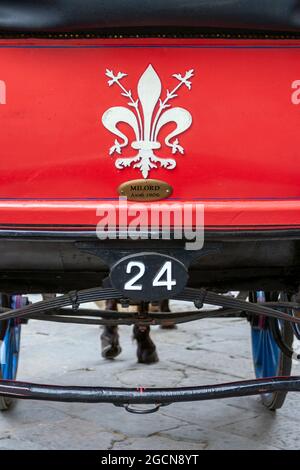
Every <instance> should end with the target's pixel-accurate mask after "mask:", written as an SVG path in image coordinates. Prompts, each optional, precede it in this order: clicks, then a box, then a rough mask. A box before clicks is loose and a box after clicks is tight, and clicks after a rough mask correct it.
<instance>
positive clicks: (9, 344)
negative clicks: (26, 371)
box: [0, 295, 26, 380]
mask: <svg viewBox="0 0 300 470" xmlns="http://www.w3.org/2000/svg"><path fill="white" fill-rule="evenodd" d="M24 304H26V299H22V297H21V296H20V295H13V296H12V298H11V308H19V307H21V306H23V305H24ZM20 337H21V325H20V323H19V321H18V320H17V319H13V320H9V321H8V324H7V328H6V332H5V335H4V338H3V341H2V343H1V350H0V357H1V376H2V379H4V380H14V379H15V378H16V375H17V369H18V359H19V352H20Z"/></svg>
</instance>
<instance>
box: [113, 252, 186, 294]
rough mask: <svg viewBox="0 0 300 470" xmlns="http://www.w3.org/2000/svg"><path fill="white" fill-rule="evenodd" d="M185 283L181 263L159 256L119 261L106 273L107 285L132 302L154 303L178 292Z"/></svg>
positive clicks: (155, 254) (136, 255)
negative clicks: (109, 281)
mask: <svg viewBox="0 0 300 470" xmlns="http://www.w3.org/2000/svg"><path fill="white" fill-rule="evenodd" d="M187 279H188V272H187V269H186V267H185V265H184V264H183V263H181V262H180V261H178V260H177V259H176V258H173V257H172V256H166V255H162V254H159V253H138V254H135V255H130V256H126V257H125V258H122V259H121V260H119V261H118V262H117V263H116V264H115V265H114V266H113V267H112V268H111V272H110V280H111V284H112V286H113V287H114V288H115V289H118V290H119V291H121V292H122V293H124V295H125V297H127V298H129V299H133V300H144V301H146V302H148V301H154V300H163V299H169V298H170V297H173V296H174V295H175V294H177V293H179V292H181V291H182V290H183V288H184V287H185V285H186V283H187Z"/></svg>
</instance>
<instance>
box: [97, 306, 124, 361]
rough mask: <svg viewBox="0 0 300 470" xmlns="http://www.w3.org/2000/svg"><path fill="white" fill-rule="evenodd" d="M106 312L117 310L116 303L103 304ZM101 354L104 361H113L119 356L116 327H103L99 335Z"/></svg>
mask: <svg viewBox="0 0 300 470" xmlns="http://www.w3.org/2000/svg"><path fill="white" fill-rule="evenodd" d="M105 309H106V310H117V302H116V301H115V300H107V301H106V302H105ZM100 338H101V353H102V357H104V359H114V358H115V357H117V356H118V355H119V354H121V351H122V348H121V346H120V344H119V333H118V327H117V326H108V325H105V326H104V327H103V332H102V334H101V337H100Z"/></svg>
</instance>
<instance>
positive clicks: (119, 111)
mask: <svg viewBox="0 0 300 470" xmlns="http://www.w3.org/2000/svg"><path fill="white" fill-rule="evenodd" d="M126 75H127V74H126V73H122V72H118V73H116V74H115V73H114V72H113V71H112V70H108V69H107V70H106V76H107V77H108V78H109V80H108V85H109V86H112V85H115V84H116V85H118V86H119V87H120V89H121V95H122V96H124V97H125V98H127V99H128V100H129V101H128V103H127V104H128V106H129V107H130V108H132V109H129V108H126V107H124V106H115V107H113V108H109V109H108V110H107V111H105V113H104V114H103V116H102V123H103V125H104V126H105V127H106V129H108V130H109V131H110V132H112V133H113V134H115V135H116V136H117V137H118V138H119V140H118V139H115V141H114V145H113V146H112V147H111V148H110V151H109V154H110V155H113V154H114V153H117V154H119V155H121V154H122V149H123V147H126V146H127V145H128V143H129V140H128V138H127V136H126V135H125V134H124V133H123V132H121V131H120V130H119V129H118V127H117V125H118V124H119V123H120V122H125V123H127V124H128V125H129V126H131V127H132V129H133V131H134V134H135V138H136V140H135V141H133V142H131V147H132V148H133V149H135V150H137V151H138V152H137V154H136V155H135V156H133V157H126V158H125V157H124V158H123V157H122V158H117V159H116V161H115V165H116V167H117V168H118V169H119V170H121V169H123V168H126V167H129V166H131V165H132V164H133V168H137V169H139V170H140V171H141V173H142V175H143V177H144V178H147V176H148V174H149V171H150V170H151V169H152V168H157V164H160V165H161V167H163V168H166V169H168V170H172V169H173V168H175V166H176V161H175V160H174V158H161V157H158V156H156V155H155V154H154V150H157V149H159V148H160V147H161V143H160V142H159V140H158V136H159V133H160V130H161V129H162V127H163V126H164V125H165V124H167V123H169V122H175V124H176V128H175V129H174V130H173V131H172V132H170V133H169V134H168V135H167V137H166V138H165V144H166V145H167V146H168V147H170V148H171V150H172V154H175V153H177V152H179V153H181V154H183V153H184V148H183V147H182V146H181V145H180V144H179V140H178V138H177V136H178V135H179V134H181V133H182V132H184V131H186V130H187V129H188V128H189V127H190V125H191V124H192V116H191V114H190V113H189V112H188V111H187V110H186V109H184V108H179V107H175V108H172V107H171V104H170V100H171V99H173V98H175V97H177V96H178V95H177V92H178V90H179V88H180V87H181V86H183V85H185V86H186V87H187V88H188V89H189V90H190V89H191V86H192V83H191V81H190V79H191V78H192V77H193V75H194V70H193V69H191V70H188V71H187V72H186V73H185V75H183V76H182V75H181V74H179V73H177V74H173V77H174V78H175V79H176V80H178V82H179V83H177V85H176V86H175V87H174V88H173V90H172V91H169V90H167V92H166V97H165V98H164V99H162V98H161V90H162V87H161V81H160V78H159V76H158V75H157V73H156V72H155V70H154V68H153V67H152V65H149V66H148V67H147V69H146V70H145V72H144V73H143V75H142V76H141V78H140V79H139V82H138V86H137V94H138V98H137V99H135V98H134V97H133V94H132V91H131V90H127V89H126V88H125V86H124V85H123V84H122V83H121V80H122V79H123V78H124V77H126Z"/></svg>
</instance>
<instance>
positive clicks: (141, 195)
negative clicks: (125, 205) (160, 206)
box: [118, 179, 173, 202]
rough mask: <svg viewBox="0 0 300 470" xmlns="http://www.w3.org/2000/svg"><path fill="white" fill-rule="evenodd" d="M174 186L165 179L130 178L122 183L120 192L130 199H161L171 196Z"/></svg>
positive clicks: (119, 188)
mask: <svg viewBox="0 0 300 470" xmlns="http://www.w3.org/2000/svg"><path fill="white" fill-rule="evenodd" d="M172 192H173V188H172V186H170V185H169V184H168V183H166V182H165V181H160V180H153V179H138V180H130V181H126V182H125V183H122V184H120V186H119V187H118V193H119V194H120V196H126V197H127V199H128V201H143V202H146V201H159V200H160V199H165V198H167V197H169V196H171V194H172Z"/></svg>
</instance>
